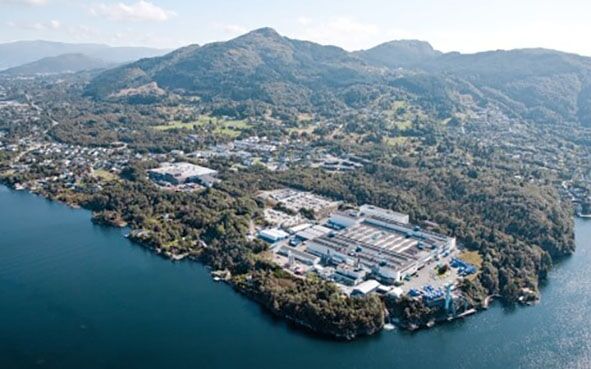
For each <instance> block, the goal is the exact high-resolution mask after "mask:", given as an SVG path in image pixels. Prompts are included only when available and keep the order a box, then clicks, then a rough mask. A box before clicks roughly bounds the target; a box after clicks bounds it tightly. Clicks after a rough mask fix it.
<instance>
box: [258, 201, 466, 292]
mask: <svg viewBox="0 0 591 369" xmlns="http://www.w3.org/2000/svg"><path fill="white" fill-rule="evenodd" d="M261 198H264V199H267V200H272V201H273V204H275V205H276V204H281V207H282V208H286V209H288V210H289V212H290V213H291V214H292V215H289V214H285V215H284V216H283V217H281V218H280V217H278V216H277V215H276V214H275V215H274V216H273V220H276V219H281V220H282V221H281V222H270V224H271V225H274V227H273V228H268V229H262V230H260V231H259V237H260V238H261V239H264V240H265V241H267V242H269V243H270V244H271V250H272V252H273V254H274V255H275V258H276V261H277V262H279V263H280V265H282V266H284V268H285V269H286V270H288V271H291V272H293V273H295V274H296V275H302V274H305V273H309V272H313V273H316V274H318V275H319V276H321V277H323V278H326V279H329V280H331V281H334V282H336V283H337V284H338V285H340V286H341V287H342V288H343V290H344V291H346V292H347V293H350V294H352V295H358V294H367V293H370V292H373V291H375V290H379V289H380V288H382V289H385V290H386V291H391V290H394V291H396V293H397V294H402V292H403V291H402V289H401V288H399V287H400V286H401V285H402V284H403V283H404V282H405V281H408V280H409V279H410V276H413V275H416V274H417V272H419V271H420V270H421V269H423V268H424V267H425V266H426V265H429V264H431V263H433V262H438V261H440V260H444V259H446V260H447V259H450V260H451V258H452V257H453V254H454V252H455V250H456V239H455V238H453V237H448V236H445V235H441V234H437V233H434V232H431V231H427V230H424V229H422V228H421V227H419V226H416V225H413V224H411V223H410V222H409V216H408V215H407V214H402V213H398V212H394V211H391V210H387V209H382V208H379V207H376V206H373V205H363V206H360V207H353V208H352V207H350V206H348V207H341V210H339V205H340V203H339V202H334V201H331V200H328V199H325V198H323V197H321V196H317V195H315V194H312V193H309V192H302V191H298V190H294V189H281V190H276V191H269V192H265V193H262V194H261ZM304 207H307V208H309V209H310V208H313V210H314V214H316V215H317V217H316V218H315V219H309V218H308V219H303V218H301V217H299V214H300V213H301V211H302V208H304ZM276 208H277V206H276ZM273 211H274V212H281V211H280V210H273ZM290 216H291V217H293V221H289V220H290ZM296 220H297V221H296ZM298 222H299V224H295V223H298ZM456 276H457V275H456V274H454V275H453V277H454V278H455V277H456ZM426 282H428V280H427V281H426ZM426 286H430V285H429V284H426ZM444 286H445V284H443V283H442V284H441V285H440V286H439V287H440V288H441V289H443V288H444ZM407 292H408V291H407Z"/></svg>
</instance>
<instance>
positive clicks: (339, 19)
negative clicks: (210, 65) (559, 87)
mask: <svg viewBox="0 0 591 369" xmlns="http://www.w3.org/2000/svg"><path fill="white" fill-rule="evenodd" d="M205 5H207V6H205ZM425 9H429V11H428V12H426V11H425ZM0 10H2V11H1V12H0V31H1V32H0V43H7V42H14V41H25V40H47V41H55V42H66V43H99V44H107V45H111V46H141V47H154V48H160V49H174V48H177V47H181V46H186V45H189V44H200V45H203V44H207V43H210V42H215V41H224V40H228V39H231V38H234V37H236V36H239V35H241V34H244V33H246V32H248V31H251V30H254V29H258V28H262V27H271V28H273V29H275V30H277V32H279V33H280V34H282V35H284V36H287V37H289V38H294V39H301V40H308V41H313V42H317V43H320V44H324V45H335V46H339V47H341V48H343V49H345V50H349V51H354V50H362V49H368V48H371V47H373V46H376V45H378V44H381V43H383V42H388V41H391V40H407V39H412V40H422V41H426V42H429V43H430V44H431V45H432V46H433V47H434V48H435V49H437V50H440V51H443V52H451V51H458V52H462V53H474V52H481V51H489V50H508V49H515V48H547V49H555V50H560V51H565V52H571V53H577V54H580V55H587V56H591V45H589V44H588V43H587V42H586V40H585V35H587V34H589V33H591V25H589V24H588V22H587V20H586V18H587V17H586V15H587V14H591V4H588V3H586V2H583V1H579V0H566V1H562V2H560V3H557V2H552V1H548V0H542V1H533V0H524V1H520V2H519V3H518V4H515V3H513V2H511V1H509V0H501V1H498V2H495V4H490V3H488V2H484V1H468V0H454V1H448V2H445V3H443V2H441V1H434V0H419V1H416V2H414V3H412V4H409V3H406V2H402V1H385V0H368V1H365V2H363V3H362V4H360V3H358V2H354V1H342V2H338V1H336V0H328V1H324V2H323V3H322V4H317V3H314V2H313V1H311V0H304V1H301V2H298V3H297V4H293V3H290V2H288V1H282V0H279V1H275V2H273V3H268V2H264V1H243V2H240V1H237V0H230V1H225V2H224V3H223V4H221V3H218V4H209V3H207V4H206V3H205V2H203V1H194V2H189V1H183V0H171V1H166V2H165V1H162V0H153V1H144V0H138V1H136V0H122V1H110V0H104V1H100V0H99V1H78V2H74V1H71V0H0Z"/></svg>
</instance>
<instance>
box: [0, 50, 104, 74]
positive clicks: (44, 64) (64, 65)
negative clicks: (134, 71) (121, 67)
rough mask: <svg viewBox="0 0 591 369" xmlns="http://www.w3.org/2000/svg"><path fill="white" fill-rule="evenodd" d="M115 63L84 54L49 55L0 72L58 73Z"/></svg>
mask: <svg viewBox="0 0 591 369" xmlns="http://www.w3.org/2000/svg"><path fill="white" fill-rule="evenodd" d="M114 66H115V64H114V63H111V62H106V61H104V60H102V59H98V58H94V57H91V56H86V55H84V54H64V55H58V56H51V57H47V58H43V59H41V60H37V61H34V62H32V63H28V64H24V65H21V66H18V67H14V68H9V69H7V70H5V71H2V72H0V74H4V75H13V76H15V75H34V74H59V73H75V72H81V71H89V70H94V69H106V68H110V67H114Z"/></svg>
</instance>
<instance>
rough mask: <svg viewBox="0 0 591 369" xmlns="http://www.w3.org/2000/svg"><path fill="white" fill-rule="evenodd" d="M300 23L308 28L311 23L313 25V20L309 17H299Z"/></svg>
mask: <svg viewBox="0 0 591 369" xmlns="http://www.w3.org/2000/svg"><path fill="white" fill-rule="evenodd" d="M297 21H298V23H299V24H301V25H302V26H307V25H309V24H310V23H312V18H309V17H299V18H298V19H297Z"/></svg>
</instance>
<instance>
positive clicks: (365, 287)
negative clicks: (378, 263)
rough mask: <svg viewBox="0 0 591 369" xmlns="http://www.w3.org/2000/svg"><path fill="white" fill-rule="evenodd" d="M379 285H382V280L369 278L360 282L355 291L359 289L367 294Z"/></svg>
mask: <svg viewBox="0 0 591 369" xmlns="http://www.w3.org/2000/svg"><path fill="white" fill-rule="evenodd" d="M379 286H380V282H378V281H376V280H373V279H369V280H367V281H365V282H361V283H359V284H358V285H357V286H355V288H354V289H353V291H358V292H361V293H363V294H364V295H365V294H368V293H370V292H371V291H374V290H375V289H376V288H378V287H379Z"/></svg>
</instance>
